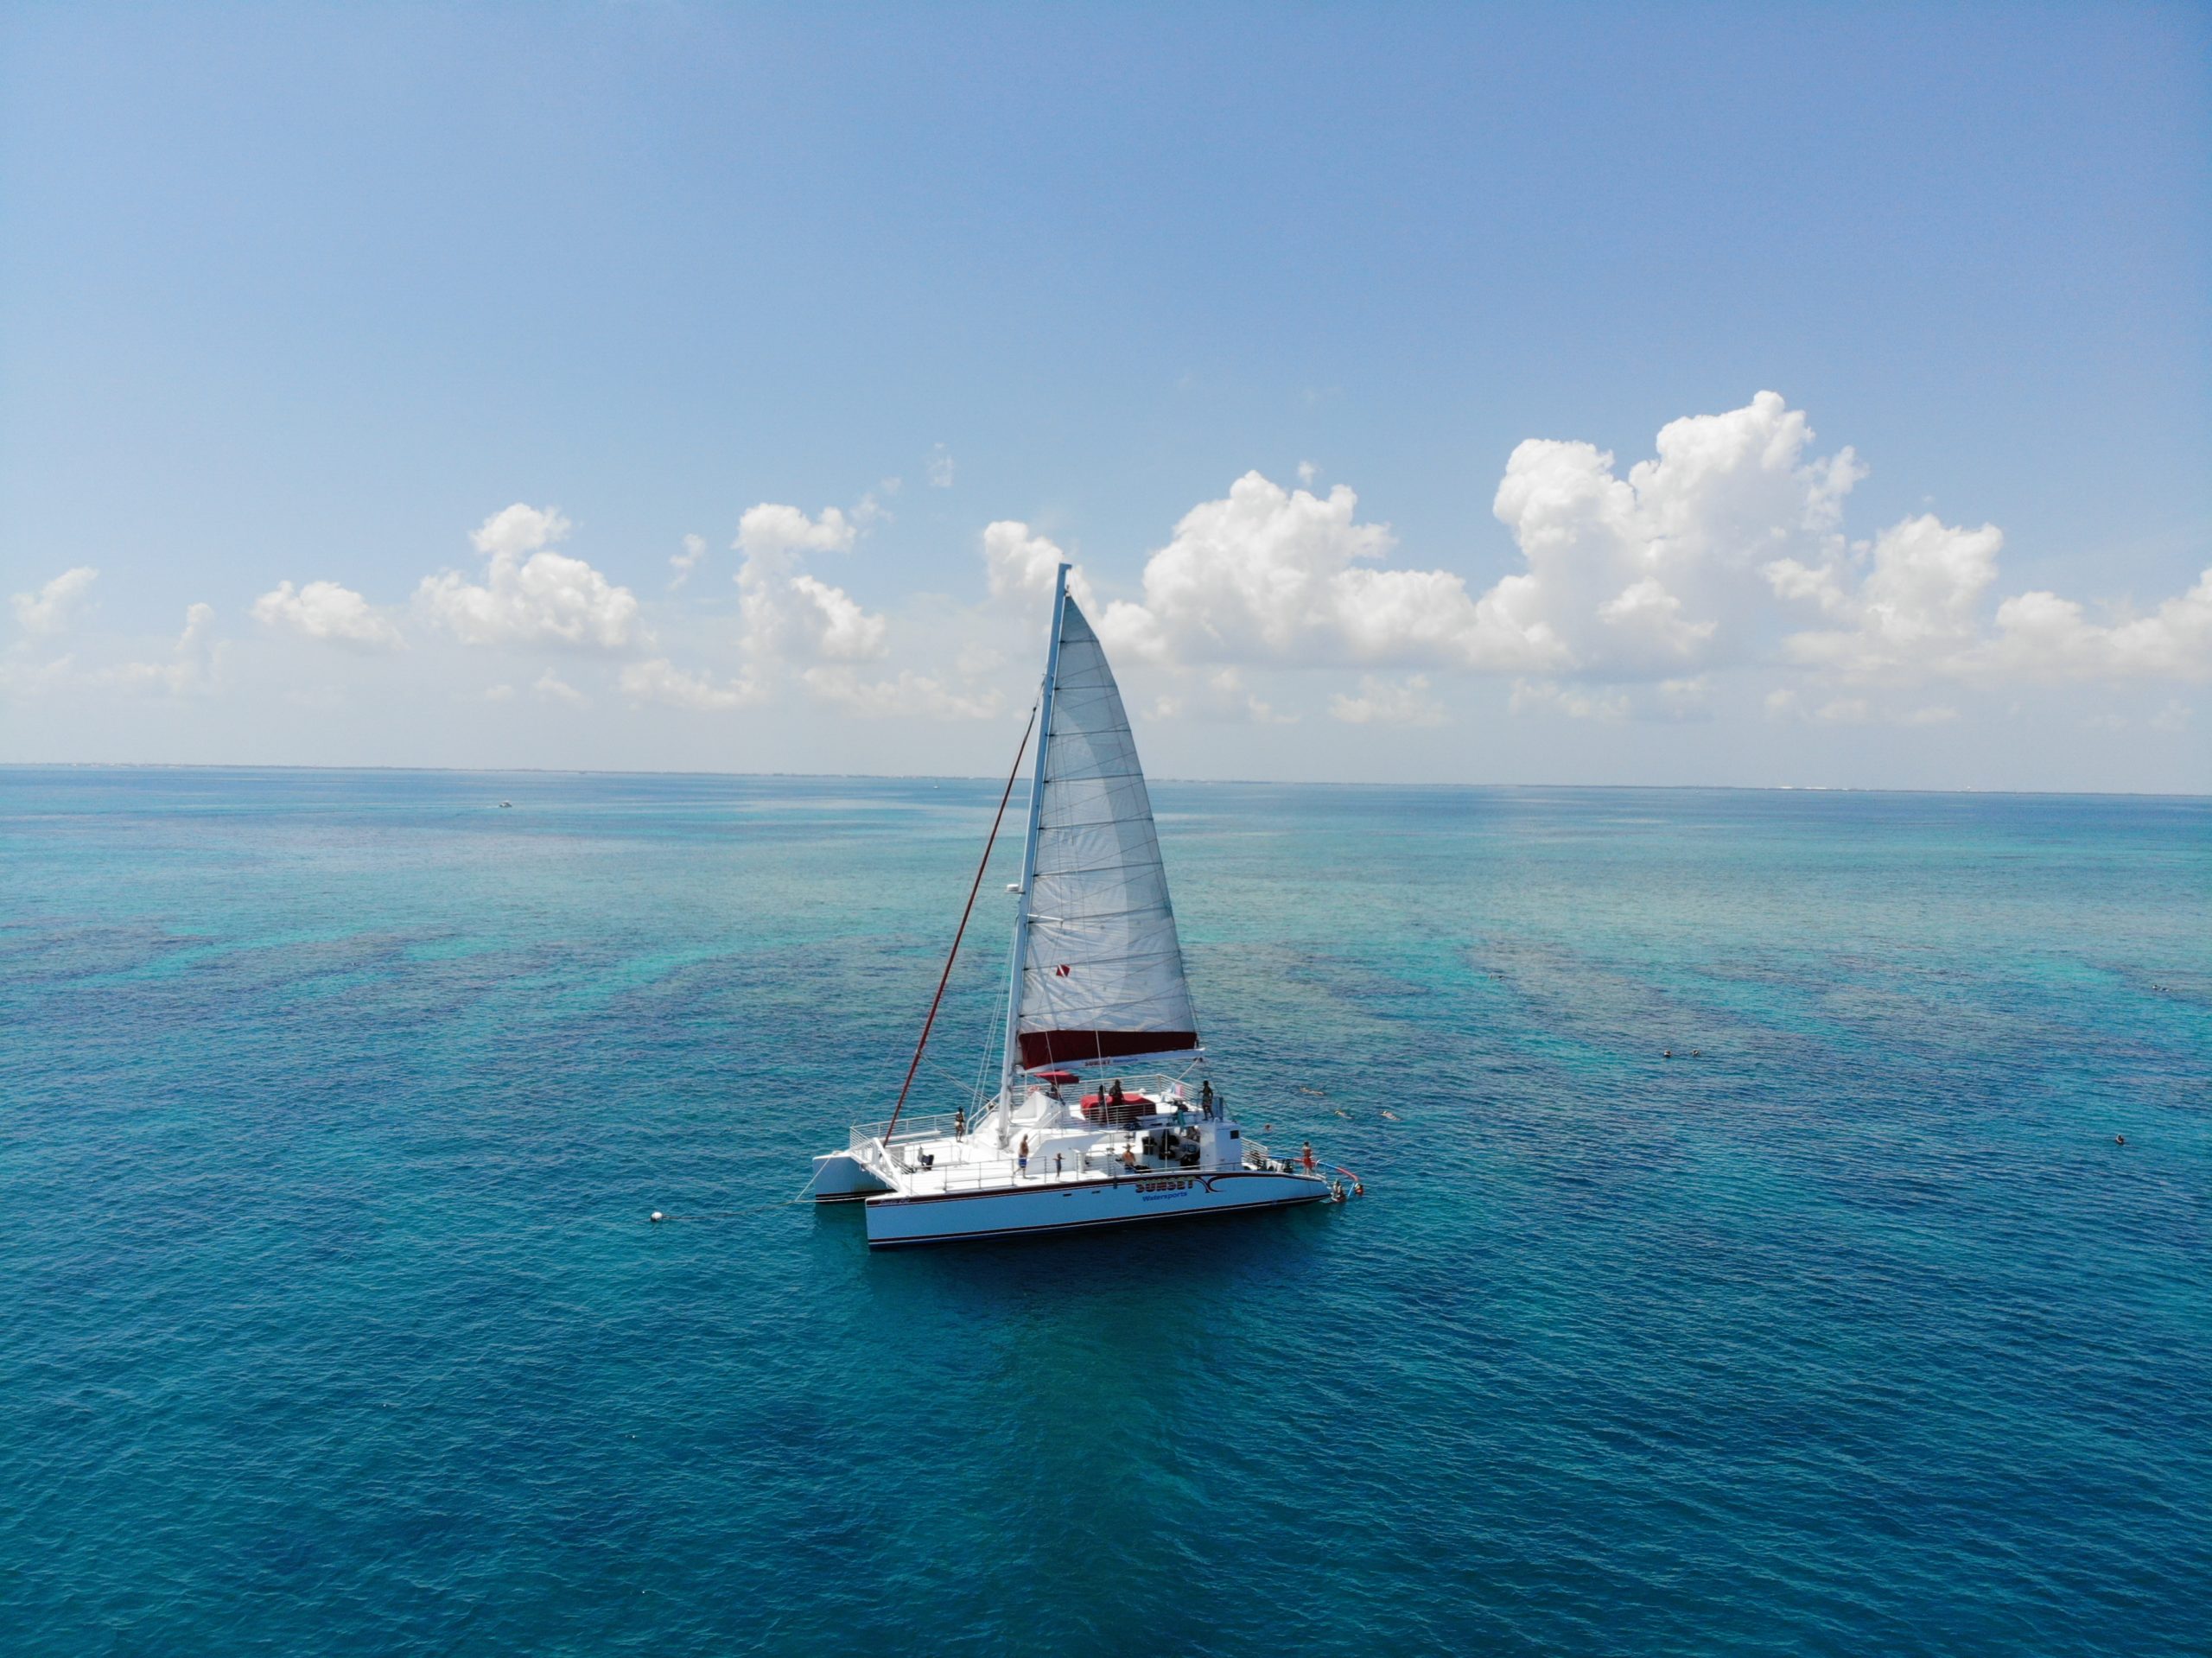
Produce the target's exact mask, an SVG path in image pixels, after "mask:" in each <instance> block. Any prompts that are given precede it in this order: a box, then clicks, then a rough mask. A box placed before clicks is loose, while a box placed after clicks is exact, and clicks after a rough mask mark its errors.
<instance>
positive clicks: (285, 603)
mask: <svg viewBox="0 0 2212 1658" xmlns="http://www.w3.org/2000/svg"><path fill="white" fill-rule="evenodd" d="M252 615H253V619H254V620H256V621H257V622H259V623H260V624H261V625H262V626H264V627H273V628H276V629H278V630H279V631H281V632H288V633H295V634H297V635H298V636H299V637H300V638H303V639H318V640H321V641H323V642H324V643H327V644H330V645H348V646H351V647H352V648H353V649H355V650H361V651H397V650H400V649H401V648H403V646H404V643H405V641H404V640H403V639H402V638H400V637H399V630H398V629H397V627H395V626H392V624H391V621H390V619H387V618H386V617H385V615H384V614H383V613H382V612H380V611H378V609H377V608H376V607H374V606H373V605H372V604H370V603H369V601H368V600H366V599H364V598H363V597H362V596H361V595H360V594H358V593H356V592H354V591H353V588H341V587H340V586H339V585H338V583H337V582H335V581H310V582H308V584H307V586H305V587H304V588H298V589H295V588H293V586H292V584H291V583H290V582H289V581H279V582H278V583H277V585H276V587H274V588H271V589H270V591H269V592H267V593H264V594H262V595H261V597H260V598H258V599H257V600H254V601H253V611H252Z"/></svg>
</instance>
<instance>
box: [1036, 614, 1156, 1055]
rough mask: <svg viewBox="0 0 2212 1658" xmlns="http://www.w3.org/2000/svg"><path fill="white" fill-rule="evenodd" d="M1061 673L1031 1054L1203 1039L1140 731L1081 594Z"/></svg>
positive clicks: (1126, 1051) (1056, 686)
mask: <svg viewBox="0 0 2212 1658" xmlns="http://www.w3.org/2000/svg"><path fill="white" fill-rule="evenodd" d="M1055 621H1056V626H1057V627H1058V638H1057V639H1056V640H1055V641H1054V643H1055V645H1056V649H1055V650H1054V651H1053V653H1052V660H1053V663H1054V664H1055V668H1056V673H1055V676H1054V679H1053V683H1052V686H1051V687H1050V688H1049V689H1050V690H1051V692H1052V696H1051V708H1052V717H1051V719H1050V721H1048V725H1047V730H1046V740H1045V743H1044V747H1043V750H1042V754H1041V757H1040V765H1041V766H1042V768H1043V771H1042V778H1041V782H1040V784H1039V790H1038V795H1037V801H1036V806H1035V829H1034V836H1035V839H1034V852H1033V861H1032V868H1031V873H1030V878H1029V890H1028V892H1027V893H1026V894H1025V895H1024V896H1025V899H1026V903H1025V905H1024V909H1025V912H1026V913H1025V917H1024V921H1023V926H1024V929H1025V937H1023V939H1022V940H1021V941H1020V949H1019V950H1018V959H1019V961H1020V986H1019V987H1018V991H1019V1006H1018V1010H1017V1014H1016V1019H1015V1028H1016V1031H1017V1033H1018V1045H1019V1050H1020V1064H1023V1065H1025V1066H1036V1065H1041V1064H1068V1063H1071V1062H1076V1061H1081V1060H1084V1059H1094V1058H1095V1059H1100V1060H1104V1059H1112V1058H1122V1057H1125V1056H1130V1055H1136V1054H1149V1053H1169V1052H1176V1051H1183V1050H1186V1049H1191V1048H1195V1047H1196V1046H1198V1020H1197V1019H1196V1017H1195V1016H1194V1014H1193V1013H1192V1007H1191V996H1190V988H1189V985H1188V983H1187V981H1185V976H1184V970H1183V950H1182V944H1181V941H1180V940H1179V938H1178V937H1177V936H1176V931H1175V912H1174V909H1173V905H1171V904H1170V902H1169V900H1168V896H1167V875H1166V870H1165V869H1164V868H1163V867H1162V866H1161V864H1160V839H1159V835H1158V834H1157V833H1156V832H1155V830H1154V827H1153V821H1152V797H1151V794H1150V792H1149V791H1147V789H1146V787H1145V781H1144V772H1143V771H1142V769H1141V767H1140V765H1138V762H1137V752H1136V740H1135V736H1134V735H1133V734H1132V733H1131V732H1130V729H1129V721H1128V714H1127V712H1126V711H1125V710H1124V708H1122V693H1121V690H1120V688H1119V687H1118V686H1116V683H1115V682H1114V675H1113V670H1111V669H1110V668H1109V667H1108V666H1107V664H1106V654H1105V651H1103V649H1102V648H1101V647H1100V645H1099V642H1098V636H1097V634H1096V632H1093V631H1092V629H1091V626H1090V622H1089V621H1088V620H1087V619H1085V618H1084V614H1083V613H1082V611H1081V610H1080V609H1078V608H1077V606H1076V603H1075V600H1073V599H1071V598H1065V599H1063V600H1062V601H1061V603H1060V605H1059V607H1058V613H1057V616H1056V619H1055Z"/></svg>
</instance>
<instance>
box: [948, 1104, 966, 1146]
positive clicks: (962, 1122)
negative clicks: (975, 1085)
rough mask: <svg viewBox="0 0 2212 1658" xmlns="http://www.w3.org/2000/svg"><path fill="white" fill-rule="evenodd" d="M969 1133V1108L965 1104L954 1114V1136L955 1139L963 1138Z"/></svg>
mask: <svg viewBox="0 0 2212 1658" xmlns="http://www.w3.org/2000/svg"><path fill="white" fill-rule="evenodd" d="M967 1134H968V1108H967V1107H966V1106H964V1105H963V1106H962V1107H960V1108H959V1109H957V1110H956V1111H955V1112H953V1114H952V1137H953V1138H954V1139H955V1140H962V1139H964V1138H966V1136H967Z"/></svg>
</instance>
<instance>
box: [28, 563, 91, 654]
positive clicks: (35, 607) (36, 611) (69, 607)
mask: <svg viewBox="0 0 2212 1658" xmlns="http://www.w3.org/2000/svg"><path fill="white" fill-rule="evenodd" d="M99 574H100V573H99V571H98V570H96V569H93V568H92V566H91V565H89V564H79V565H78V566H77V567H76V569H70V570H64V571H62V572H61V574H60V575H57V576H55V577H54V579H53V580H52V581H48V583H47V584H46V585H45V586H44V587H42V588H39V589H38V591H37V592H35V593H19V594H16V598H15V604H16V624H17V626H20V627H22V630H23V632H26V633H29V634H30V635H31V636H32V637H33V638H43V637H45V636H46V635H48V634H50V633H59V632H61V630H62V629H63V628H65V627H67V626H68V625H69V615H70V613H71V612H72V611H73V610H74V609H75V608H76V607H78V605H79V603H80V602H81V601H82V600H83V599H84V596H85V594H86V590H87V589H88V588H91V586H92V583H93V582H94V581H98V580H99Z"/></svg>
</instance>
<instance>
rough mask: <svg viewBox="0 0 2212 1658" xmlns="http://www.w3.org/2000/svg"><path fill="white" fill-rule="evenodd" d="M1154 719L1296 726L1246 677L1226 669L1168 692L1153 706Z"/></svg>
mask: <svg viewBox="0 0 2212 1658" xmlns="http://www.w3.org/2000/svg"><path fill="white" fill-rule="evenodd" d="M1152 715H1153V718H1154V719H1155V720H1202V721H1208V722H1210V723H1213V724H1220V725H1255V726H1273V725H1289V724H1292V723H1294V721H1291V720H1289V719H1286V718H1284V717H1282V716H1281V715H1277V714H1276V713H1275V711H1274V708H1272V707H1270V706H1269V705H1268V703H1266V702H1263V701H1262V700H1261V699H1260V698H1259V697H1257V696H1254V695H1253V694H1252V693H1251V691H1250V690H1249V689H1246V687H1245V684H1244V676H1243V674H1241V673H1239V672H1238V671H1237V670H1236V669H1234V668H1223V669H1220V670H1217V671H1215V672H1213V673H1210V674H1205V675H1202V676H1200V677H1198V679H1197V680H1196V681H1194V682H1192V683H1189V684H1187V685H1185V686H1184V687H1183V688H1182V689H1178V690H1173V691H1170V692H1168V693H1167V694H1166V695H1165V696H1161V697H1160V698H1159V699H1158V700H1157V701H1155V702H1154V703H1153V705H1152Z"/></svg>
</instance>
